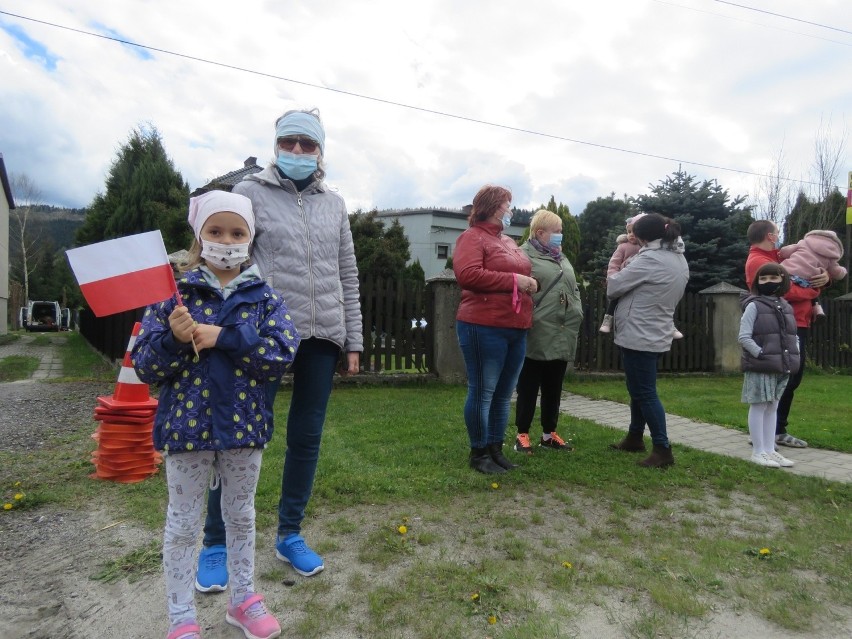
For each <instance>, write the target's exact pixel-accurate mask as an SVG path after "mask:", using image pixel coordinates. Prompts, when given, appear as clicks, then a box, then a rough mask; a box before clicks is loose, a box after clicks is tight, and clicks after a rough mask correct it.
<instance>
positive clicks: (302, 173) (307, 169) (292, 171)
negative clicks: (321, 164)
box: [275, 150, 317, 180]
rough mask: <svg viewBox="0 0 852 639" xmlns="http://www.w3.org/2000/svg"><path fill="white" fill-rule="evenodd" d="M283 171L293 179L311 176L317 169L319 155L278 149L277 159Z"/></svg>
mask: <svg viewBox="0 0 852 639" xmlns="http://www.w3.org/2000/svg"><path fill="white" fill-rule="evenodd" d="M275 163H276V164H277V165H278V168H279V169H281V172H282V173H284V175H286V176H287V177H288V178H290V179H292V180H304V179H306V178H309V177H310V176H311V175H313V174H314V171H316V170H317V156H316V155H306V154H296V153H289V152H288V151H280V150H279V151H278V159H277V160H276V161H275Z"/></svg>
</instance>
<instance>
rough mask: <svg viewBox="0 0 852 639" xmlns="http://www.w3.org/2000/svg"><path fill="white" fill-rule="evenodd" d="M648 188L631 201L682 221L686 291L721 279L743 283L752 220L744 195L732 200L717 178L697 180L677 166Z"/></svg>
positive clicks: (706, 285) (640, 207) (711, 284)
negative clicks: (687, 272) (686, 263)
mask: <svg viewBox="0 0 852 639" xmlns="http://www.w3.org/2000/svg"><path fill="white" fill-rule="evenodd" d="M650 189H651V193H650V194H647V195H640V196H638V197H636V198H635V199H634V200H633V201H634V202H635V203H636V204H637V206H638V207H639V209H640V210H642V211H644V212H646V213H652V212H653V213H661V214H662V215H665V216H666V217H670V218H672V219H674V220H676V221H677V222H678V223H679V224H680V226H681V230H682V232H683V240H684V242H685V243H686V260H687V262H688V263H689V272H690V275H689V284H688V285H687V290H690V291H693V292H696V291H700V290H702V289H705V288H708V287H710V286H713V285H714V284H718V283H720V282H727V283H728V284H733V285H736V286H742V287H744V286H745V282H744V281H743V277H744V273H743V269H744V265H745V260H746V257H747V256H748V249H749V246H748V240H747V239H746V230H747V229H748V226H749V224H751V223H752V222H753V221H754V220H753V218H752V216H751V208H750V207H748V206H744V204H743V203H744V201H745V197H744V196H737V197H735V198H733V199H731V197H730V195H729V194H728V191H727V190H726V189H723V188H722V187H721V186H720V185H719V183H718V182H717V181H716V180H705V181H703V182H701V183H700V184H699V183H698V182H697V181H696V179H695V177H694V176H692V175H688V174H687V173H686V172H684V171H683V170H680V169H679V170H678V171H676V172H675V173H673V174H672V175H671V176H669V177H666V178H665V179H664V180H663V181H662V182H660V183H659V184H658V185H656V186H650Z"/></svg>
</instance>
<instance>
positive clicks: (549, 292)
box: [515, 209, 583, 455]
mask: <svg viewBox="0 0 852 639" xmlns="http://www.w3.org/2000/svg"><path fill="white" fill-rule="evenodd" d="M521 250H523V251H524V252H525V253H526V254H527V256H529V258H530V262H532V276H533V277H534V278H535V279H537V280H538V282H539V291H538V292H537V293H536V294H535V295H533V323H532V328H531V329H530V330H529V333H528V334H527V352H526V357H525V358H524V366H523V368H522V369H521V375H520V377H519V378H518V387H517V393H518V399H517V402H516V405H515V409H516V410H515V425H516V426H517V428H518V436H517V438H516V439H515V450H516V451H518V452H519V453H525V454H527V455H532V454H533V447H532V444H531V443H530V434H529V433H530V426H531V425H532V420H533V416H534V415H535V405H536V400H537V399H538V393H539V389H540V390H541V430H542V436H541V440H540V442H539V446H542V447H544V448H552V449H556V450H571V446H570V445H569V444H567V443H566V442H565V441H564V440H563V439H562V438H561V437H560V436H559V435H557V434H556V423H557V421H558V420H559V401H560V399H561V396H562V379H563V377H564V376H565V370H566V369H567V367H568V362H573V361H574V355H575V354H576V352H577V333H578V331H579V330H580V323H581V322H582V321H583V308H582V305H581V304H580V290H579V289H578V288H577V279H576V277H575V275H574V267H573V266H571V262H569V261H568V258H566V257H565V255H564V254H563V253H562V218H560V217H559V216H558V215H556V213H553V212H551V211H546V210H544V209H542V210H540V211H537V212H536V214H535V215H533V218H532V221H531V222H530V239H529V240H528V241H527V242H526V243H525V244H524V245H523V246H522V247H521Z"/></svg>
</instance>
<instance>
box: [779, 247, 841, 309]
mask: <svg viewBox="0 0 852 639" xmlns="http://www.w3.org/2000/svg"><path fill="white" fill-rule="evenodd" d="M778 254H779V256H780V257H781V262H782V263H783V264H784V268H785V269H786V270H787V272H788V273H790V281H791V282H793V283H794V284H798V285H799V286H801V287H803V288H813V287H812V286H811V278H813V277H815V276H817V275H819V273H820V271H823V270H824V271H825V272H826V273H828V276H829V277H830V278H831V279H833V280H842V279H843V278H844V277H846V269H845V268H843V267H842V266H840V258H841V257H843V243H842V242H841V241H840V238H838V237H837V233H835V232H834V231H820V230H817V231H810V232H809V233H805V237H803V238H802V239H801V240H799V241H798V242H796V243H795V244H790V245H788V246H785V247H783V248H781V249H780V250H779V251H778ZM813 304H814V310H813V315H812V317H813V319H814V320H819V319H822V318H823V317H825V312H824V311H823V310H822V305H821V304H820V303H819V298H814V302H813Z"/></svg>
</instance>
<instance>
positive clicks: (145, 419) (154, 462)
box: [90, 322, 163, 483]
mask: <svg viewBox="0 0 852 639" xmlns="http://www.w3.org/2000/svg"><path fill="white" fill-rule="evenodd" d="M139 328H140V324H139V322H136V324H135V325H134V326H133V333H132V335H131V336H130V343H129V344H128V345H127V351H126V352H125V354H124V360H123V361H122V364H121V371H120V372H119V374H118V382H117V383H116V385H115V391H114V392H113V394H112V395H107V396H99V397H98V405H97V406H95V414H94V418H95V420H96V421H98V422H100V425H99V426H98V428H97V429H96V430H95V432H94V433H93V434H92V439H94V440H95V441H96V442H98V448H97V450H96V451H94V452H93V453H92V459H91V461H92V464H94V466H95V472H94V473H93V474H92V475H90V476H91V477H93V478H96V479H106V480H109V481H115V482H120V483H133V482H138V481H143V480H144V479H147V478H148V477H150V476H151V475H154V474H155V473H156V472H157V470H158V466H159V464H160V463H161V462H162V461H163V458H162V456H161V455H160V454H159V453H158V452H157V451H156V450H154V444H153V440H152V432H153V430H154V415H155V413H156V410H157V400H156V399H154V398H152V397H151V396H150V395H149V391H148V384H143V383H142V382H141V381H140V380H139V377H138V376H137V375H136V371H134V370H133V363H132V362H131V361H130V351H131V350H132V348H133V344H134V342H135V341H136V336H137V335H139Z"/></svg>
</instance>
